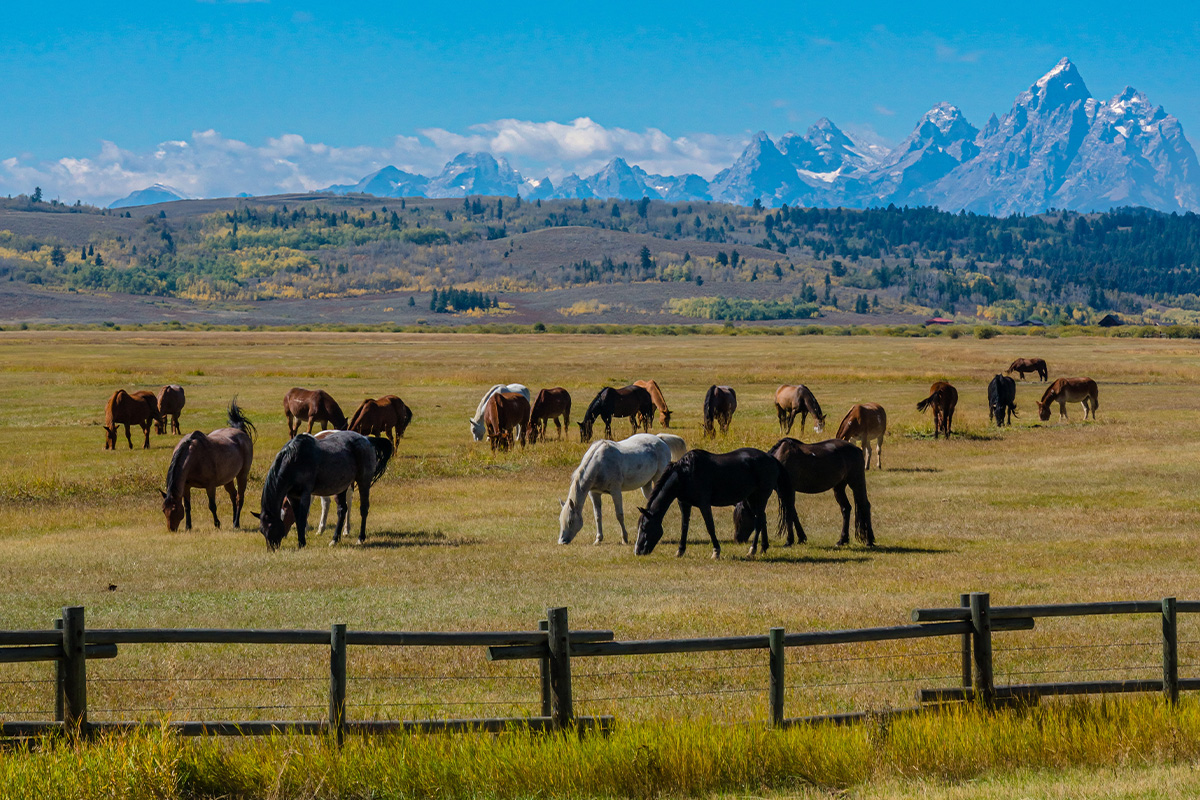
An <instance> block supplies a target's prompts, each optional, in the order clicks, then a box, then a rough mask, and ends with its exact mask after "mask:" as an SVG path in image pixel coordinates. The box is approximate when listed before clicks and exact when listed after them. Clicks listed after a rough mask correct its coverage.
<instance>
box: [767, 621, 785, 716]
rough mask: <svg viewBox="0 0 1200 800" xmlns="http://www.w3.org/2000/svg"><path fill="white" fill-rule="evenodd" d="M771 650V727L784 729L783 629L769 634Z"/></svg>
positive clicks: (772, 629) (773, 629)
mask: <svg viewBox="0 0 1200 800" xmlns="http://www.w3.org/2000/svg"><path fill="white" fill-rule="evenodd" d="M767 641H768V644H769V645H770V648H771V694H770V700H771V727H772V728H781V727H783V689H784V680H783V678H784V676H783V667H784V652H785V651H784V648H783V628H771V631H770V633H768V634H767Z"/></svg>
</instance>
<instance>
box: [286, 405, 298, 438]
mask: <svg viewBox="0 0 1200 800" xmlns="http://www.w3.org/2000/svg"><path fill="white" fill-rule="evenodd" d="M283 415H284V416H285V417H287V424H288V438H289V439H295V438H296V428H295V427H294V426H293V425H292V420H293V417H292V412H290V411H288V410H287V409H284V411H283Z"/></svg>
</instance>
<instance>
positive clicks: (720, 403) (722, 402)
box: [704, 385, 737, 436]
mask: <svg viewBox="0 0 1200 800" xmlns="http://www.w3.org/2000/svg"><path fill="white" fill-rule="evenodd" d="M735 411H737V392H735V391H734V390H733V387H731V386H715V385H714V386H710V387H708V392H707V393H705V395H704V433H705V435H707V436H716V435H717V431H716V428H717V427H720V429H721V433H729V424H730V423H731V422H733V412H735Z"/></svg>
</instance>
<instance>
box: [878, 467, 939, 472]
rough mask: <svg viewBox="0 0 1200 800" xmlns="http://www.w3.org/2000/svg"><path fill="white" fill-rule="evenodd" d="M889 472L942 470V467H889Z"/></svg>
mask: <svg viewBox="0 0 1200 800" xmlns="http://www.w3.org/2000/svg"><path fill="white" fill-rule="evenodd" d="M887 471H888V472H941V471H942V468H941V467H888V469H887Z"/></svg>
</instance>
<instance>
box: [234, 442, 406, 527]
mask: <svg viewBox="0 0 1200 800" xmlns="http://www.w3.org/2000/svg"><path fill="white" fill-rule="evenodd" d="M392 452H393V451H392V445H391V443H390V442H389V441H388V440H387V439H384V438H383V437H381V436H371V437H369V438H368V437H366V436H363V435H362V434H359V433H355V432H354V431H335V432H333V433H330V434H329V435H328V436H326V437H324V438H322V439H317V438H316V437H314V436H310V435H309V434H299V435H297V436H296V437H295V438H293V439H292V440H291V441H289V442H288V443H287V444H285V445H284V446H283V449H282V450H280V451H279V453H278V454H276V456H275V460H274V461H273V462H272V463H271V468H270V470H268V471H267V477H266V479H265V480H264V481H263V491H262V511H261V513H260V514H255V516H256V517H258V520H259V530H260V531H261V532H262V535H263V538H264V539H265V540H266V542H267V549H268V550H278V549H279V544H280V542H282V541H283V538H284V537H285V536H287V531H288V527H289V520H288V519H287V515H286V514H285V509H284V501H285V500H286V501H287V504H288V505H289V506H290V515H291V516H292V517H293V518H294V520H295V523H296V537H297V543H298V545H299V546H300V547H304V546H305V544H306V543H307V542H306V540H305V533H306V531H307V529H308V511H309V506H310V504H311V503H312V498H313V496H314V495H316V496H318V497H321V496H327V495H336V496H337V509H338V517H337V526H336V527H335V528H334V533H333V541H332V542H330V544H336V543H337V542H338V541H339V539H340V538H341V532H342V527H343V523H344V522H345V521H346V512H347V500H346V493H347V490H348V489H349V488H350V487H351V486H354V485H357V486H358V493H359V503H358V509H359V516H360V518H361V520H362V522H361V526H360V528H359V533H358V543H359V544H362V543H363V542H364V541H366V538H367V513H368V512H369V511H370V508H371V486H373V485H374V483H375V481H377V480H379V478H380V476H382V475H383V473H384V470H386V469H387V465H388V461H389V459H391V457H392Z"/></svg>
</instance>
